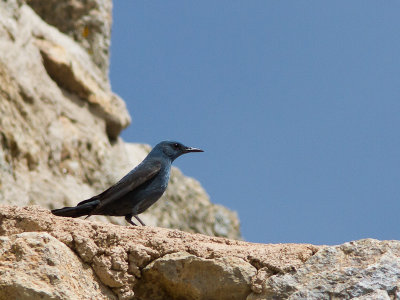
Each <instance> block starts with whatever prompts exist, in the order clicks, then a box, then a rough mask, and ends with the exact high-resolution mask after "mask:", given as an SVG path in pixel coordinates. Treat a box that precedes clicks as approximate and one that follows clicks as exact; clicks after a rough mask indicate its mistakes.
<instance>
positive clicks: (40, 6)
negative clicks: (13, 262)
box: [0, 0, 240, 239]
mask: <svg viewBox="0 0 400 300" xmlns="http://www.w3.org/2000/svg"><path fill="white" fill-rule="evenodd" d="M110 12H111V2H110V1H108V0H106V1H103V0H102V1H99V0H90V1H83V2H82V1H76V0H67V1H61V2H60V1H53V0H51V1H46V3H45V4H44V3H43V1H37V0H29V1H26V2H25V1H21V0H8V1H4V0H0V50H1V52H2V55H1V56H0V203H1V204H13V205H20V206H24V205H32V204H39V205H41V206H43V207H47V208H59V207H62V206H74V205H76V204H77V203H78V202H80V201H82V200H84V199H87V198H89V197H91V196H94V195H95V194H97V193H99V192H101V191H103V190H104V189H106V188H107V187H109V186H110V185H112V184H114V183H115V182H116V181H118V180H119V179H120V178H122V176H124V175H125V174H126V173H127V172H128V171H129V170H131V169H132V168H133V167H135V166H136V165H137V164H138V163H139V162H140V161H141V160H142V159H143V158H144V157H145V156H146V154H147V153H148V151H149V150H150V147H149V146H146V145H139V144H129V143H125V142H124V141H123V140H122V139H121V138H120V137H119V133H120V132H121V130H122V129H123V128H125V127H126V126H128V124H129V122H130V116H129V113H128V111H127V110H126V107H125V103H124V102H123V101H122V99H120V98H119V97H118V96H117V95H115V94H114V93H113V92H112V91H111V88H110V83H109V80H108V78H107V72H106V69H107V66H108V45H109V38H110V36H109V31H110V23H111V17H110V16H111V13H110ZM86 31H87V32H86ZM94 49H97V50H94ZM96 51H98V52H96ZM177 208H179V209H177ZM92 218H93V219H95V220H101V221H105V222H113V223H116V224H126V222H125V221H124V219H123V218H116V217H103V216H99V217H98V216H96V217H92ZM143 218H144V220H146V221H147V222H148V224H150V225H158V226H164V227H173V228H179V229H182V230H187V231H190V232H202V233H205V234H209V235H216V236H226V237H230V238H237V239H239V238H240V230H239V221H238V218H237V216H236V214H235V213H234V212H232V211H230V210H228V209H226V208H224V207H222V206H219V205H214V204H212V203H211V202H210V200H209V197H208V195H207V194H206V192H205V191H204V189H203V188H202V187H201V186H200V184H199V183H198V182H197V181H196V180H194V179H191V178H187V177H185V176H183V175H182V173H181V172H180V171H179V170H177V169H175V168H174V170H173V175H172V178H171V184H170V186H169V188H168V190H167V192H166V195H165V196H164V197H163V198H162V199H161V200H160V201H159V202H158V203H157V205H156V206H154V207H152V208H151V209H150V210H149V211H148V212H146V214H145V215H144V216H143Z"/></svg>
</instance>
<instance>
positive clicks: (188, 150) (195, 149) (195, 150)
mask: <svg viewBox="0 0 400 300" xmlns="http://www.w3.org/2000/svg"><path fill="white" fill-rule="evenodd" d="M189 152H204V151H203V150H201V149H199V148H193V147H186V148H185V153H189Z"/></svg>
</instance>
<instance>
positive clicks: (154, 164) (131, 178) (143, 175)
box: [78, 160, 161, 214]
mask: <svg viewBox="0 0 400 300" xmlns="http://www.w3.org/2000/svg"><path fill="white" fill-rule="evenodd" d="M160 170H161V162H160V161H156V160H147V161H146V160H145V161H143V162H142V163H141V164H140V165H138V166H137V167H136V168H135V169H133V170H132V171H131V172H129V173H128V174H127V175H125V176H124V177H123V178H122V179H121V180H120V181H118V182H117V183H116V184H114V185H113V186H111V187H110V188H108V189H107V190H105V191H104V192H102V193H101V194H99V195H97V196H94V197H92V198H90V199H88V200H85V201H82V202H80V203H78V205H81V204H84V203H86V202H90V201H93V200H100V203H99V205H98V206H97V207H96V208H95V209H94V211H92V213H91V214H94V213H95V212H96V211H98V210H99V209H100V208H101V207H103V206H105V205H107V204H109V203H111V202H113V201H115V200H117V199H118V198H120V197H122V196H124V195H125V194H127V193H129V192H131V191H132V190H134V189H135V188H137V187H138V186H139V185H141V184H143V183H145V182H146V181H148V180H150V179H151V178H153V177H154V176H155V175H157V173H158V172H160Z"/></svg>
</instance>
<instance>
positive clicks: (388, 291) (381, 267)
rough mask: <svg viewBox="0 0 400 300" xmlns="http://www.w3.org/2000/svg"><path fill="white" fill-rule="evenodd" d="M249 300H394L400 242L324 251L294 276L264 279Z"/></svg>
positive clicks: (399, 276)
mask: <svg viewBox="0 0 400 300" xmlns="http://www.w3.org/2000/svg"><path fill="white" fill-rule="evenodd" d="M262 285H263V286H262V292H261V293H260V294H258V295H253V296H252V297H251V298H249V299H272V298H271V297H272V295H273V296H274V297H278V298H282V299H321V300H323V299H327V300H328V299H332V298H333V299H398V298H399V296H400V292H399V291H400V242H399V241H377V240H373V239H365V240H360V241H355V242H349V243H345V244H343V245H340V246H332V247H326V248H324V249H322V250H320V251H318V252H317V253H316V254H315V255H314V256H313V257H311V258H310V259H308V260H307V261H306V262H305V264H304V265H303V266H302V267H300V268H299V269H298V270H297V272H295V273H292V274H290V273H288V274H277V275H274V276H270V277H268V278H267V277H265V280H264V281H263V283H262Z"/></svg>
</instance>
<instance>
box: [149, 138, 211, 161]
mask: <svg viewBox="0 0 400 300" xmlns="http://www.w3.org/2000/svg"><path fill="white" fill-rule="evenodd" d="M154 150H157V151H161V152H162V153H163V154H164V155H166V156H167V157H169V158H170V159H171V160H172V161H173V160H174V159H176V158H178V157H179V156H181V155H182V154H185V153H190V152H204V151H203V150H201V149H198V148H192V147H187V146H185V145H182V144H181V143H179V142H174V141H164V142H161V143H159V144H157V146H155V147H154Z"/></svg>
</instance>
